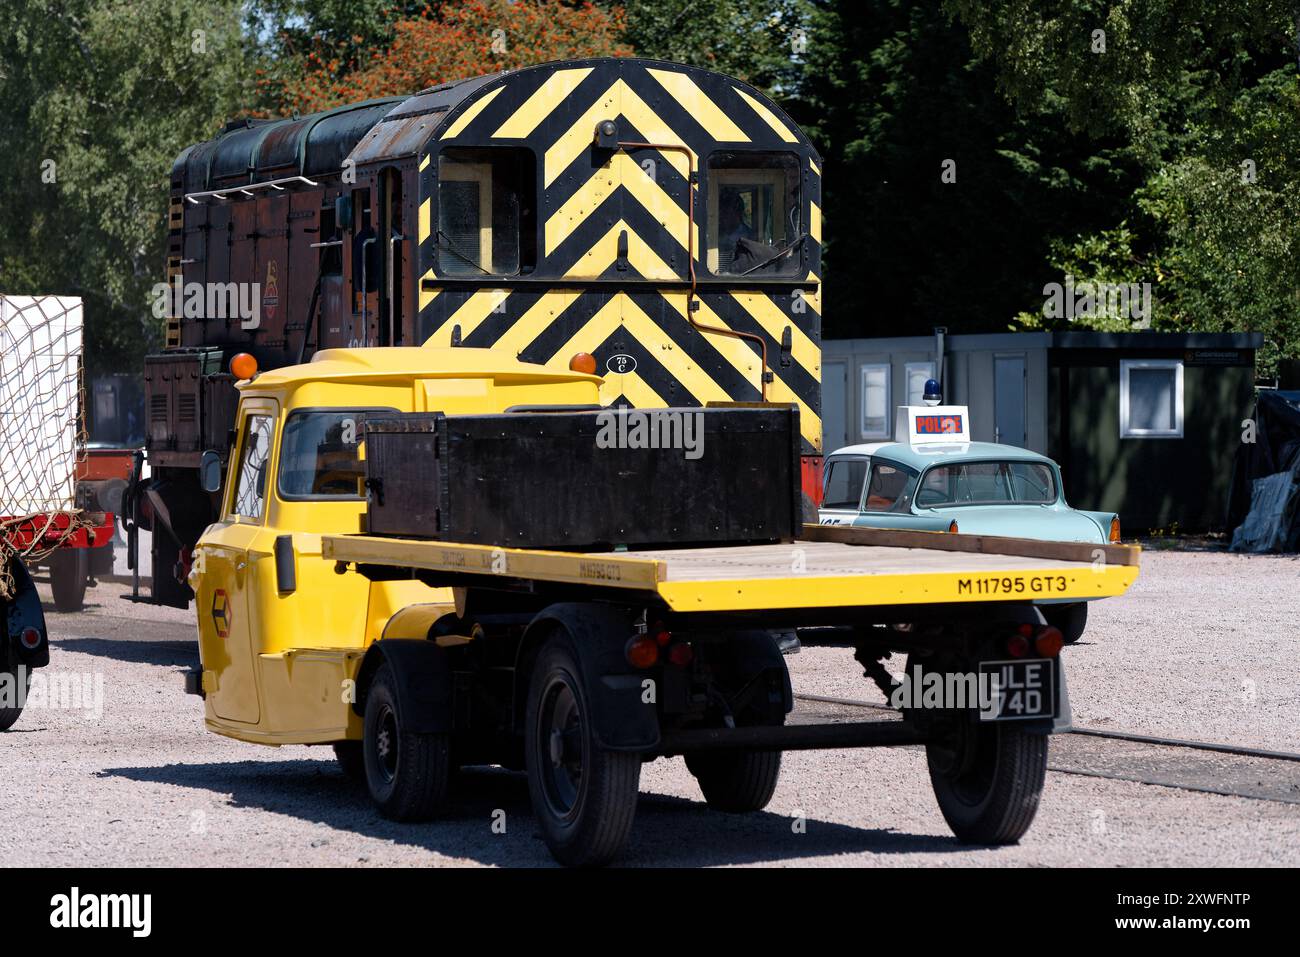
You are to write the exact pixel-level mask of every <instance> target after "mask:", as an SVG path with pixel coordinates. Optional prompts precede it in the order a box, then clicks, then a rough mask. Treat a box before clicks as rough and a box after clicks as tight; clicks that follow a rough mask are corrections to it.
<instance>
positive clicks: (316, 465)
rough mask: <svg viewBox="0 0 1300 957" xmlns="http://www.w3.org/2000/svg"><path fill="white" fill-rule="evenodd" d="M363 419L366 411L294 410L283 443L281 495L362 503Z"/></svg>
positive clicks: (364, 419)
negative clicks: (360, 490) (359, 500)
mask: <svg viewBox="0 0 1300 957" xmlns="http://www.w3.org/2000/svg"><path fill="white" fill-rule="evenodd" d="M372 411H373V410H372ZM365 421H366V411H365V410H362V409H320V410H312V409H300V410H298V411H296V412H293V413H292V414H291V415H290V416H289V421H288V422H286V423H285V426H284V436H283V437H282V438H281V439H280V468H279V480H278V481H279V483H280V497H281V498H283V499H318V498H328V499H353V500H356V499H358V498H359V496H358V495H357V480H358V479H360V478H362V477H363V476H364V474H365V469H364V466H363V465H362V462H361V454H360V450H361V442H362V440H363V439H364V438H365Z"/></svg>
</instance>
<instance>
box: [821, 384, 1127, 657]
mask: <svg viewBox="0 0 1300 957" xmlns="http://www.w3.org/2000/svg"><path fill="white" fill-rule="evenodd" d="M894 434H895V435H896V436H899V437H900V439H901V441H897V442H874V443H871V444H867V445H850V446H846V447H844V448H842V449H837V450H835V451H834V452H832V453H831V454H830V455H829V456H827V458H826V466H825V479H824V482H825V484H824V491H823V497H822V505H821V508H820V510H819V512H818V520H819V521H820V522H821V524H823V525H847V526H855V527H858V528H907V529H920V530H923V531H936V532H958V531H960V532H961V533H963V534H968V535H1000V536H1007V537H1011V538H1037V539H1043V540H1046V541H1054V542H1097V543H1098V544H1106V543H1109V542H1118V541H1119V538H1120V532H1119V516H1118V515H1116V514H1115V513H1114V512H1088V511H1081V510H1078V509H1073V508H1071V507H1070V506H1069V505H1067V504H1066V501H1065V493H1064V491H1063V489H1062V487H1061V470H1060V468H1059V467H1058V466H1057V464H1056V463H1055V462H1053V461H1052V460H1051V459H1049V458H1047V456H1045V455H1039V454H1038V453H1037V452H1031V451H1029V450H1027V449H1021V448H1016V447H1015V446H1010V445H1000V444H995V443H992V442H972V441H971V440H970V412H969V410H968V409H967V408H966V406H963V405H953V406H900V407H899V409H898V411H897V415H896V418H895V429H894ZM1037 603H1038V604H1039V605H1041V606H1042V608H1041V610H1042V612H1043V616H1044V617H1045V618H1047V620H1048V623H1049V624H1053V625H1055V626H1056V627H1058V628H1060V629H1061V633H1062V634H1063V635H1064V636H1065V640H1066V641H1067V642H1074V641H1077V640H1078V639H1079V637H1080V636H1081V635H1082V634H1083V630H1084V627H1085V625H1086V624H1087V618H1088V610H1087V605H1086V604H1085V603H1084V602H1069V603H1060V602H1056V601H1053V600H1052V599H1043V600H1041V601H1039V602H1037Z"/></svg>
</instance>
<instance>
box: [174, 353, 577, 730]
mask: <svg viewBox="0 0 1300 957" xmlns="http://www.w3.org/2000/svg"><path fill="white" fill-rule="evenodd" d="M241 362H242V363H243V365H242V367H241ZM232 365H233V366H234V369H235V374H236V375H237V376H242V378H241V381H240V382H239V383H238V388H239V394H240V395H239V405H238V410H237V413H236V418H235V429H234V442H233V445H232V448H231V453H230V460H229V462H228V463H227V466H228V467H227V468H226V469H225V474H226V476H227V478H226V482H225V487H224V488H223V489H221V510H220V516H219V518H218V520H217V521H216V522H214V523H212V524H211V525H209V526H208V527H207V529H206V530H205V531H204V532H203V534H202V536H201V537H200V539H199V542H198V545H197V547H196V550H195V558H194V564H193V570H192V571H191V574H190V576H189V583H190V585H191V587H192V588H193V589H194V593H195V599H196V601H195V608H196V611H197V618H198V633H199V649H200V655H201V660H202V666H201V670H200V671H198V672H195V673H193V674H192V676H190V677H189V678H188V679H187V681H188V685H189V690H191V691H193V692H195V693H198V694H201V695H202V696H203V697H204V700H205V720H206V724H207V727H208V728H209V730H212V731H215V732H217V733H220V734H224V735H228V736H230V737H234V738H239V739H241V740H246V741H255V742H261V743H266V744H287V743H296V744H311V743H331V742H340V741H344V740H347V739H354V740H355V739H357V738H359V737H360V736H361V730H360V723H359V721H360V719H359V717H358V716H357V714H356V713H355V711H354V709H353V708H352V707H351V699H350V697H349V692H350V689H351V684H350V683H351V682H352V681H353V680H354V679H355V677H356V670H357V668H358V666H359V663H360V661H361V659H362V657H363V655H364V653H365V650H366V648H367V647H369V645H370V644H371V643H372V642H374V641H375V640H377V639H378V638H379V637H381V636H382V635H384V634H385V629H386V628H389V626H390V625H391V624H392V622H393V617H394V615H395V614H396V613H397V612H399V611H401V610H402V609H412V608H414V609H416V610H415V611H414V612H411V611H408V615H414V616H416V617H419V618H420V620H421V621H422V622H423V628H424V629H425V630H426V631H427V628H428V626H429V625H430V624H431V623H432V621H434V620H436V619H437V617H439V616H440V615H442V614H445V613H447V612H449V611H452V610H454V603H453V597H452V592H451V589H448V588H431V587H429V586H426V585H424V584H422V583H420V582H419V581H415V580H405V581H375V582H371V581H368V580H367V579H366V578H363V577H362V576H360V575H337V574H335V568H334V563H333V562H332V561H328V560H326V559H324V558H323V557H322V555H321V538H322V536H323V535H329V534H355V533H358V532H364V531H365V530H366V528H365V515H366V499H365V488H364V479H363V476H364V464H363V463H364V455H365V450H364V437H365V420H366V417H367V416H371V415H375V414H377V413H379V414H392V413H395V412H397V413H400V412H420V411H427V410H431V409H436V410H439V411H443V412H446V413H447V414H449V415H451V414H461V413H500V412H506V411H508V410H511V409H513V408H520V407H528V408H536V407H538V406H556V405H558V406H567V407H573V406H592V405H594V404H595V403H596V402H597V398H598V386H599V382H600V380H599V378H598V377H596V376H594V375H588V374H584V373H581V372H570V371H562V370H556V369H554V368H543V367H541V366H538V365H533V364H529V363H525V362H519V361H517V360H515V359H512V358H510V357H508V356H505V355H503V354H501V353H500V352H496V351H491V350H487V349H471V348H456V349H450V348H434V347H422V348H400V347H387V348H360V349H327V350H323V351H321V352H318V353H316V355H315V356H314V357H313V359H312V361H311V362H309V363H305V364H303V365H300V366H290V367H285V368H280V369H276V370H273V371H269V372H265V373H262V374H260V375H259V374H256V372H255V371H250V370H255V367H254V366H253V364H252V360H251V357H247V356H245V357H242V359H241V358H240V357H237V358H236V360H234V361H233V362H232ZM212 464H213V465H214V466H215V468H213V470H212V471H213V473H214V474H220V465H221V463H220V462H219V461H217V462H213V463H212ZM215 485H216V483H214V488H215ZM390 634H391V631H390Z"/></svg>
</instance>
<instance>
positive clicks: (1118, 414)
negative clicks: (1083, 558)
mask: <svg viewBox="0 0 1300 957" xmlns="http://www.w3.org/2000/svg"><path fill="white" fill-rule="evenodd" d="M1262 342H1263V338H1262V336H1260V335H1259V334H1257V333H1160V332H1131V333H1121V334H1109V333H1094V332H1042V333H1005V334H993V335H955V336H947V335H944V334H942V333H937V334H936V335H935V336H912V337H900V338H885V339H840V340H825V341H824V342H823V344H822V348H823V372H822V387H823V394H822V405H823V440H824V447H825V449H826V451H827V452H830V451H833V450H834V449H836V448H839V447H841V446H843V445H847V444H851V443H855V442H870V441H885V440H889V439H893V438H894V435H893V434H892V432H893V425H894V422H893V410H894V408H895V407H897V406H900V405H916V404H919V400H920V396H921V390H922V389H923V388H924V385H925V380H926V379H928V378H939V379H942V381H943V391H944V399H945V400H946V401H948V402H952V403H956V404H960V405H967V406H969V407H970V415H971V424H972V438H973V439H974V440H975V441H978V442H1001V443H1005V444H1008V445H1016V446H1020V447H1022V448H1027V449H1031V450H1033V451H1035V452H1040V453H1042V454H1044V455H1048V456H1050V457H1051V458H1053V459H1055V460H1056V461H1057V462H1058V463H1059V464H1060V466H1061V469H1062V473H1063V476H1064V481H1065V489H1066V494H1067V496H1068V498H1069V501H1070V504H1071V505H1073V506H1074V507H1076V508H1083V509H1094V510H1097V511H1113V512H1118V513H1119V514H1120V517H1121V520H1122V521H1123V523H1124V527H1125V529H1127V530H1131V531H1132V532H1133V533H1137V534H1140V533H1142V532H1144V531H1146V530H1148V529H1156V528H1168V527H1169V526H1171V525H1172V523H1174V522H1177V523H1178V525H1179V528H1180V529H1185V530H1189V531H1196V530H1224V529H1226V527H1227V499H1228V488H1229V484H1230V482H1231V478H1232V462H1233V457H1234V455H1235V454H1236V450H1237V447H1238V446H1239V445H1240V443H1241V436H1242V429H1243V426H1242V421H1243V420H1244V419H1246V418H1247V417H1248V416H1249V415H1250V412H1251V408H1252V403H1253V398H1254V380H1255V350H1256V349H1258V348H1259V347H1260V346H1261V344H1262ZM940 358H942V363H941V362H940ZM941 365H942V368H941Z"/></svg>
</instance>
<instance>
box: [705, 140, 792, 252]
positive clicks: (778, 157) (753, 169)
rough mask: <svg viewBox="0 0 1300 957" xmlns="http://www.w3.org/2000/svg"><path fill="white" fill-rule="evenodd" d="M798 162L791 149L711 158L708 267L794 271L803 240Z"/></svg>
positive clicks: (731, 154)
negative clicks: (779, 151)
mask: <svg viewBox="0 0 1300 957" xmlns="http://www.w3.org/2000/svg"><path fill="white" fill-rule="evenodd" d="M798 171H799V161H798V159H797V158H796V157H795V155H794V154H793V153H732V152H725V153H714V154H713V155H711V156H710V157H709V168H708V182H709V206H708V267H709V271H710V272H712V273H714V274H715V275H724V276H742V275H755V276H792V275H794V274H796V273H797V272H798V270H799V266H800V263H801V262H802V261H803V259H802V254H801V250H800V249H799V243H800V242H801V241H802V240H803V238H804V234H803V229H802V227H801V225H800V222H799V210H800V206H799V173H798Z"/></svg>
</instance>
